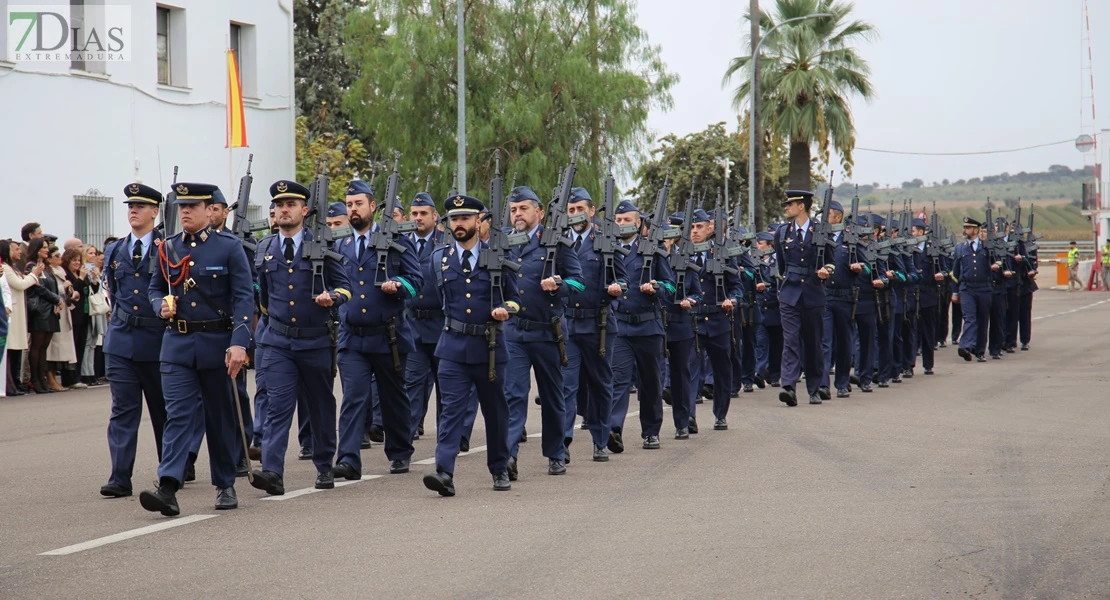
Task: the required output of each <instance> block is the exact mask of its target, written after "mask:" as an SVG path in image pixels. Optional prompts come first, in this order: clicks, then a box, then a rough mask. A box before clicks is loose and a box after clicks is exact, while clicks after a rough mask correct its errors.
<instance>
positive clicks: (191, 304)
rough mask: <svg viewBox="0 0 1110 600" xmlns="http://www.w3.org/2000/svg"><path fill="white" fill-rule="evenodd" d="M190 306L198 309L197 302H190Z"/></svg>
mask: <svg viewBox="0 0 1110 600" xmlns="http://www.w3.org/2000/svg"><path fill="white" fill-rule="evenodd" d="M189 306H192V307H193V308H196V307H197V303H196V302H190V303H189Z"/></svg>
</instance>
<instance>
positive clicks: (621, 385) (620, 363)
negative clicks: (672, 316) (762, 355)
mask: <svg viewBox="0 0 1110 600" xmlns="http://www.w3.org/2000/svg"><path fill="white" fill-rule="evenodd" d="M725 343H726V344H727V343H728V342H727V338H726V342H725ZM725 352H726V353H725V355H724V358H725V360H726V361H727V360H728V353H727V352H728V347H727V346H726V347H725ZM662 354H663V336H661V335H638V336H623V335H618V336H617V342H616V345H615V346H614V348H613V413H612V415H611V416H610V418H609V429H611V430H614V431H624V419H625V417H626V416H627V415H628V394H629V390H630V389H631V387H632V379H633V375H634V373H639V375H640V381H639V386H638V387H637V388H636V397H637V398H638V399H639V401H640V437H647V436H649V435H659V430H660V428H662V426H663V387H662V386H663V378H662V377H661V376H660V373H659V357H660V356H661V355H662ZM724 394H725V398H728V390H727V389H726V390H724ZM672 398H673V396H672ZM672 402H673V401H672ZM605 439H609V435H608V432H606V435H605Z"/></svg>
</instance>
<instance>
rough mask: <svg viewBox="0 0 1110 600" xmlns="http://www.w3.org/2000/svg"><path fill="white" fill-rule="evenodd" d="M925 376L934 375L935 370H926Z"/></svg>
mask: <svg viewBox="0 0 1110 600" xmlns="http://www.w3.org/2000/svg"><path fill="white" fill-rule="evenodd" d="M925 374H926V375H932V374H933V370H932V369H925Z"/></svg>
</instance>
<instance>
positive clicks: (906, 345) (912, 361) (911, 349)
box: [902, 310, 918, 371]
mask: <svg viewBox="0 0 1110 600" xmlns="http://www.w3.org/2000/svg"><path fill="white" fill-rule="evenodd" d="M917 317H918V315H917V314H916V311H914V310H911V311H907V312H906V317H905V318H904V319H903V320H902V369H903V370H907V371H908V370H912V369H913V367H914V365H916V364H917V328H918V324H917V322H918V318H917Z"/></svg>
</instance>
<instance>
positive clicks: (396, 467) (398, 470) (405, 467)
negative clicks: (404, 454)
mask: <svg viewBox="0 0 1110 600" xmlns="http://www.w3.org/2000/svg"><path fill="white" fill-rule="evenodd" d="M389 472H390V474H392V475H400V474H402V473H408V472H409V459H407V458H398V459H397V460H395V461H393V462H391V463H389Z"/></svg>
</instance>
